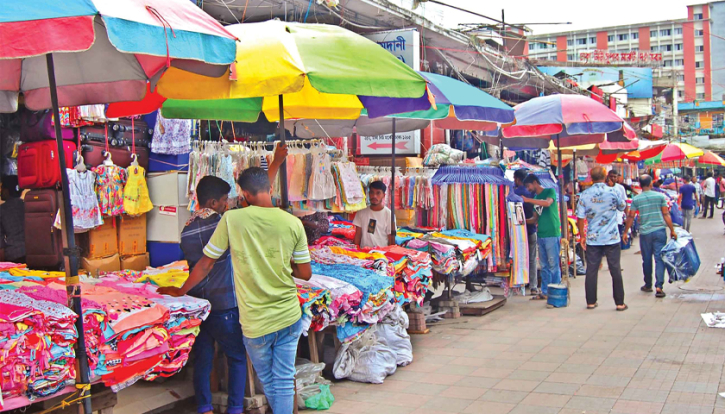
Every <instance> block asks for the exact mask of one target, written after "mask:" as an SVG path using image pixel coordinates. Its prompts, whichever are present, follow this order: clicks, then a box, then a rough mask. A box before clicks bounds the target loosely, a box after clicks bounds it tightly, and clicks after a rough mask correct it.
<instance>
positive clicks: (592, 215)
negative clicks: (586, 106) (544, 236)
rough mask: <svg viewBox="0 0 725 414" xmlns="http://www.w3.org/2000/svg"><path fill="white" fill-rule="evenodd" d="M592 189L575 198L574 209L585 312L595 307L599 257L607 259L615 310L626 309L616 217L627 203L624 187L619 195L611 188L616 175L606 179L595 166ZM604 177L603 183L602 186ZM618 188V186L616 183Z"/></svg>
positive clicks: (598, 167) (591, 172) (605, 175)
mask: <svg viewBox="0 0 725 414" xmlns="http://www.w3.org/2000/svg"><path fill="white" fill-rule="evenodd" d="M590 174H591V176H592V182H593V184H592V186H591V187H589V188H588V189H586V190H584V192H583V193H582V194H581V196H580V197H579V204H578V205H577V209H576V217H577V227H579V234H584V233H585V232H584V226H585V223H586V225H587V229H586V230H587V231H586V235H587V237H586V238H583V237H582V240H581V245H582V248H583V249H584V250H585V251H586V252H587V254H586V258H587V278H586V281H585V282H584V286H585V290H586V298H587V309H594V308H596V307H597V276H598V274H599V265H600V264H601V263H602V257H605V256H606V258H607V264H608V266H609V274H610V275H612V293H613V295H614V304H615V305H616V307H617V310H618V311H624V310H627V305H626V304H625V303H624V282H623V281H622V267H621V261H620V259H621V253H622V249H621V244H620V238H619V237H620V231H619V225H618V220H617V218H618V216H620V215H621V213H622V212H623V211H624V209H625V207H626V206H627V202H626V201H625V198H624V197H623V196H624V194H623V192H624V187H622V191H621V192H620V191H619V190H618V189H617V188H616V187H615V186H614V185H612V184H614V183H616V175H615V176H612V175H611V174H610V175H609V176H608V177H607V172H606V170H605V169H604V167H601V166H597V167H594V168H592V170H591V171H590ZM605 177H606V178H607V181H609V182H608V183H607V184H605V183H604V180H605ZM617 185H618V184H617Z"/></svg>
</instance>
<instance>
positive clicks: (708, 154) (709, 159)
mask: <svg viewBox="0 0 725 414" xmlns="http://www.w3.org/2000/svg"><path fill="white" fill-rule="evenodd" d="M697 162H698V163H699V164H712V165H725V160H724V159H722V157H720V156H719V155H717V154H715V153H714V152H712V151H705V154H704V155H703V156H702V157H700V158H698V160H697Z"/></svg>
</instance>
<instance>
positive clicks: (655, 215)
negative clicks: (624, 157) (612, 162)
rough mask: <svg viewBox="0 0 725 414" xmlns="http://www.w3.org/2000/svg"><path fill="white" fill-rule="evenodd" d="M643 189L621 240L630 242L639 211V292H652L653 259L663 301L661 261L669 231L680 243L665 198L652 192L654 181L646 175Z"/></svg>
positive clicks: (641, 182) (636, 200)
mask: <svg viewBox="0 0 725 414" xmlns="http://www.w3.org/2000/svg"><path fill="white" fill-rule="evenodd" d="M639 184H640V186H641V187H642V194H640V195H638V196H637V197H635V198H634V200H632V206H631V207H630V209H629V215H628V216H627V225H626V227H625V229H624V234H623V235H622V239H623V240H624V242H625V243H626V242H627V239H628V237H629V236H628V231H629V229H630V227H632V222H633V221H634V216H635V213H636V212H637V211H639V246H640V249H641V250H642V270H643V272H644V286H642V288H641V289H640V290H642V291H643V292H652V257H653V256H654V259H655V288H656V289H657V293H656V294H655V296H656V297H658V298H664V297H665V296H666V295H665V292H664V290H662V289H663V286H664V283H665V263H664V262H663V261H662V256H660V252H662V248H664V247H665V244H667V231H666V230H665V226H667V227H669V229H670V236H671V237H672V238H673V239H677V234H676V233H675V228H674V226H673V225H672V220H671V219H670V211H669V210H668V209H667V200H666V199H665V196H664V195H662V194H660V193H658V192H655V191H652V177H650V176H649V175H643V176H642V177H640V179H639Z"/></svg>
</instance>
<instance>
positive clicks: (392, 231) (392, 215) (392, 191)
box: [390, 118, 398, 237]
mask: <svg viewBox="0 0 725 414" xmlns="http://www.w3.org/2000/svg"><path fill="white" fill-rule="evenodd" d="M391 142H392V144H393V145H392V147H391V151H390V153H391V154H392V155H391V157H390V167H391V168H390V171H391V173H390V174H391V175H390V234H392V235H393V237H395V236H396V234H397V233H398V229H396V228H395V118H393V136H392V140H391Z"/></svg>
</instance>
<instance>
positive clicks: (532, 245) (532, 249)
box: [514, 169, 539, 295]
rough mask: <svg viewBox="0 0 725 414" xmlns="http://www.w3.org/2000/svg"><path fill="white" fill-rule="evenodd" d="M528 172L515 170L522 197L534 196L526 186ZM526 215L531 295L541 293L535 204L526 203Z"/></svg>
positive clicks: (516, 188) (518, 192)
mask: <svg viewBox="0 0 725 414" xmlns="http://www.w3.org/2000/svg"><path fill="white" fill-rule="evenodd" d="M526 175H527V172H526V170H524V169H521V170H516V171H514V185H515V187H514V193H515V194H516V195H519V196H521V197H532V198H533V197H534V195H533V194H531V193H530V192H529V191H528V190H527V189H526V186H524V180H525V179H526ZM524 217H525V219H526V233H527V236H528V241H529V287H530V289H531V295H538V294H539V278H538V274H537V271H536V250H537V249H536V246H537V241H536V218H535V217H534V206H533V205H532V204H530V203H524Z"/></svg>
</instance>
